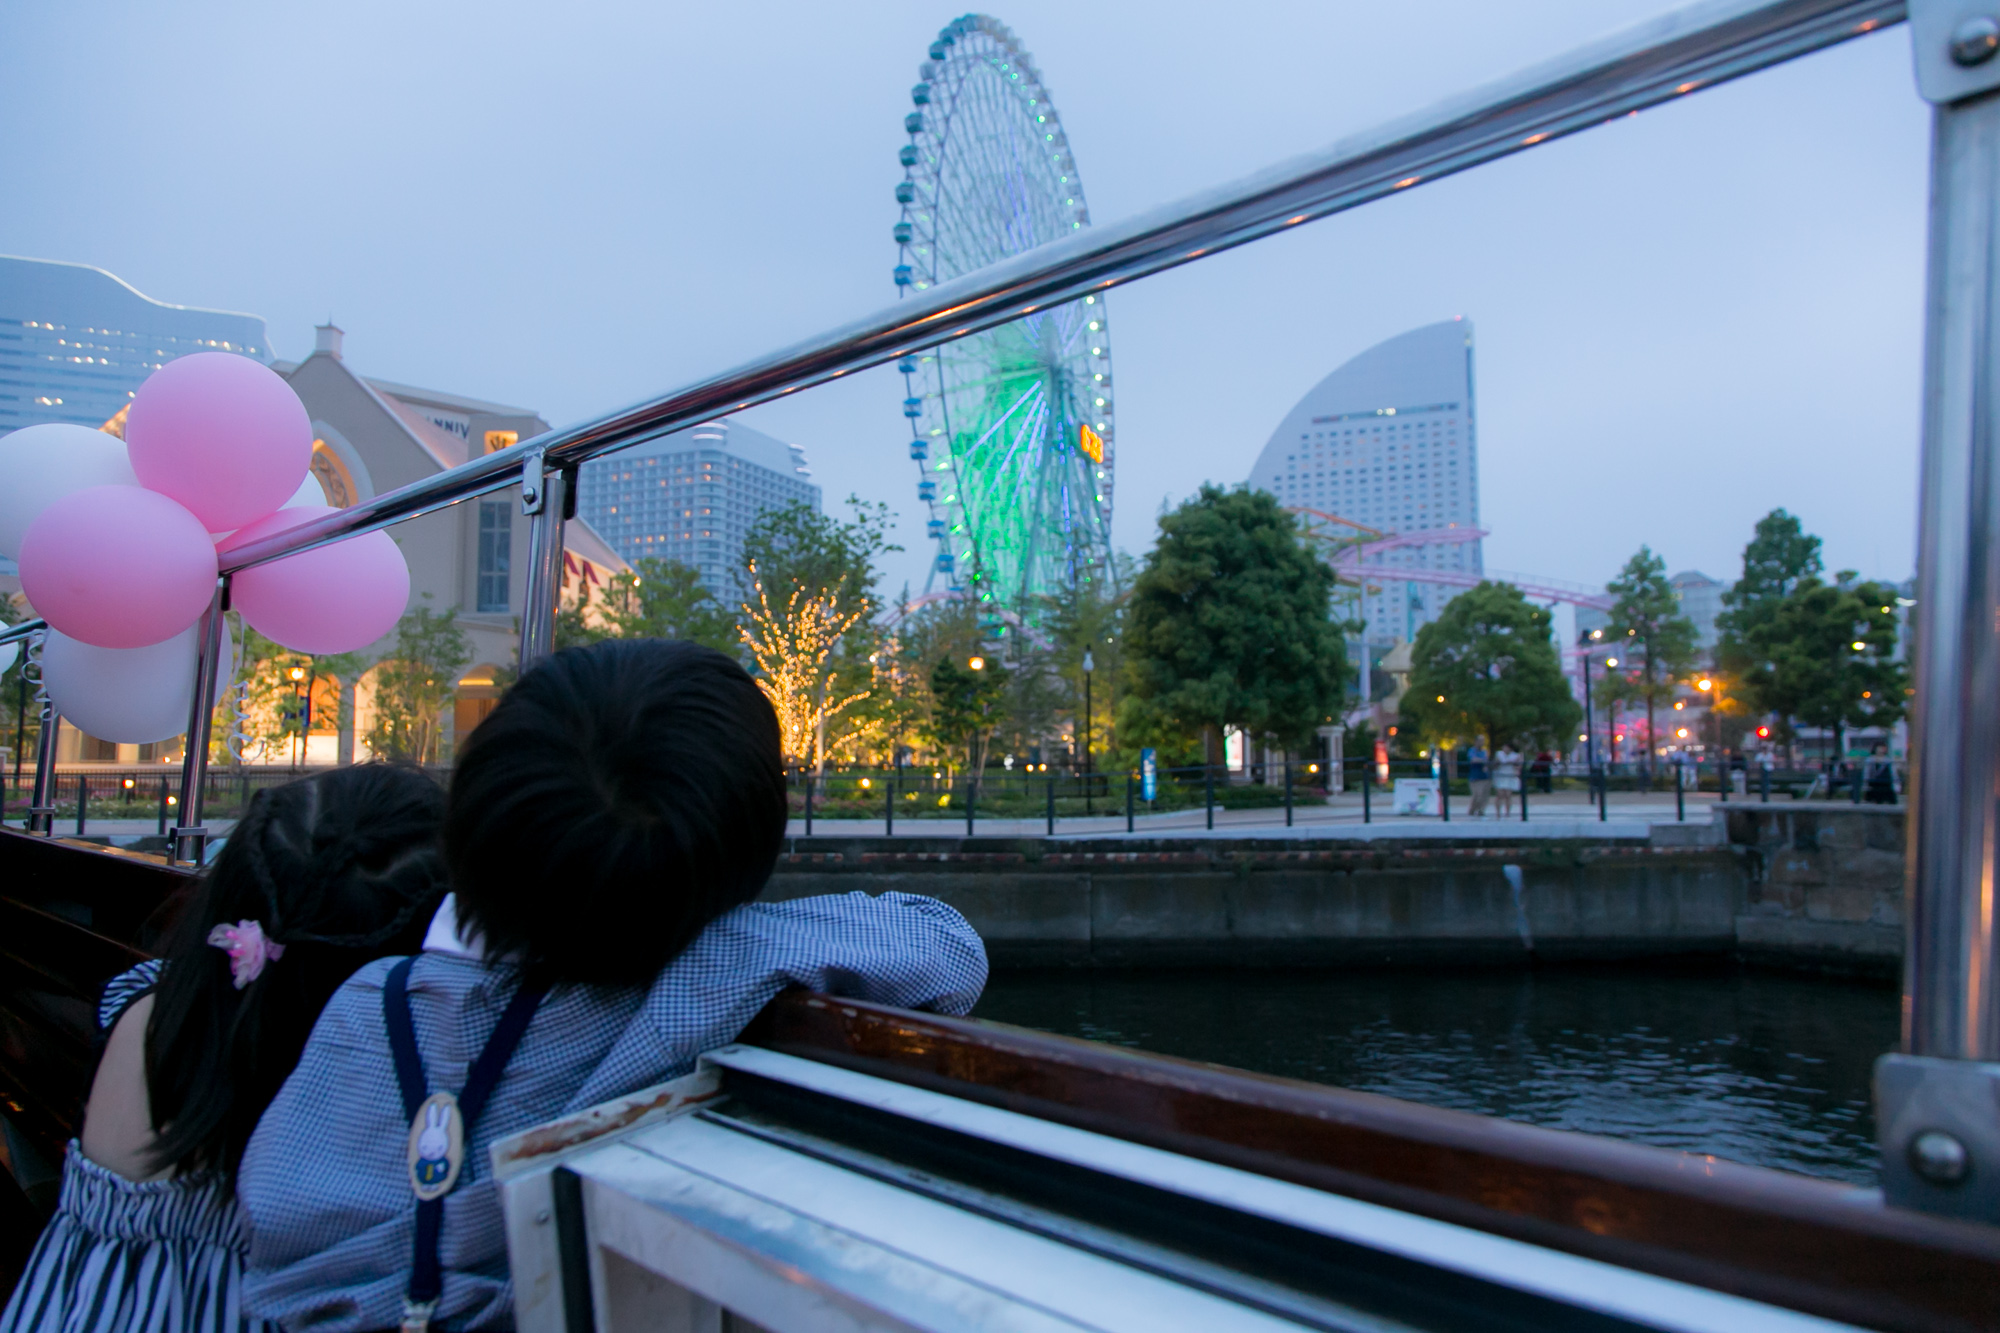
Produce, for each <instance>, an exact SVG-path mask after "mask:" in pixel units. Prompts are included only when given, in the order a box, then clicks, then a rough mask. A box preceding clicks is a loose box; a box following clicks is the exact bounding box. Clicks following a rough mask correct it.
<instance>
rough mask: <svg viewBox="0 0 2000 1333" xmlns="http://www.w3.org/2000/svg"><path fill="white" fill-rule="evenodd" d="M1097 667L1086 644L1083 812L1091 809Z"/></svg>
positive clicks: (1084, 658)
mask: <svg viewBox="0 0 2000 1333" xmlns="http://www.w3.org/2000/svg"><path fill="white" fill-rule="evenodd" d="M1096 669H1097V662H1096V660H1095V659H1093V658H1092V657H1091V655H1090V649H1089V647H1088V646H1086V647H1085V648H1084V650H1083V813H1084V814H1086V815H1087V814H1089V813H1090V812H1091V810H1090V673H1091V672H1093V671H1095V670H1096Z"/></svg>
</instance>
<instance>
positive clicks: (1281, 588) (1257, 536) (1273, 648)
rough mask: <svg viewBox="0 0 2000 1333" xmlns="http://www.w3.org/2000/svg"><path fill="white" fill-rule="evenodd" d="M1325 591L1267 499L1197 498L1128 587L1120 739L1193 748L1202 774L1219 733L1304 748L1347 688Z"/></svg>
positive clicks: (1249, 495)
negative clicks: (1194, 743) (1198, 745)
mask: <svg viewBox="0 0 2000 1333" xmlns="http://www.w3.org/2000/svg"><path fill="white" fill-rule="evenodd" d="M1333 583H1334V578H1333V571H1332V570H1330V569H1329V568H1328V567H1327V566H1326V565H1325V564H1323V563H1322V562H1321V561H1319V560H1318V559H1316V558H1315V557H1314V556H1313V554H1312V553H1311V552H1310V551H1308V550H1307V549H1306V547H1305V544H1304V542H1303V540H1302V539H1301V536H1300V534H1299V531H1298V526H1297V523H1296V521H1295V520H1294V519H1293V517H1292V515H1290V514H1288V513H1286V512H1285V511H1284V510H1283V509H1281V508H1279V507H1278V502H1277V500H1275V499H1274V498H1273V497H1272V496H1270V495H1269V494H1267V493H1265V492H1262V491H1250V490H1244V489H1236V490H1224V489H1222V488H1221V487H1217V486H1203V487H1202V489H1201V493H1200V494H1199V495H1196V496H1195V497H1194V498H1192V499H1190V500H1188V501H1187V502H1186V503H1184V504H1182V505H1181V506H1180V508H1179V509H1177V510H1175V511H1174V512H1173V513H1170V514H1166V515H1164V516H1162V517H1161V519H1160V536H1159V541H1158V542H1157V543H1156V544H1155V546H1154V548H1153V550H1152V551H1151V553H1150V554H1148V555H1147V557H1146V562H1145V566H1144V568H1143V569H1142V570H1141V571H1140V573H1139V576H1138V578H1137V579H1136V580H1135V581H1134V583H1133V587H1132V599H1131V604H1130V607H1129V609H1128V610H1127V612H1126V629H1125V654H1126V664H1125V665H1126V690H1127V693H1126V696H1125V698H1124V700H1123V701H1122V705H1121V708H1120V720H1119V729H1120V735H1121V736H1124V737H1126V739H1127V742H1128V743H1134V742H1136V741H1139V740H1141V739H1144V738H1147V737H1154V736H1157V737H1162V738H1169V737H1181V738H1188V739H1192V738H1195V737H1200V738H1201V739H1202V740H1203V741H1204V746H1203V749H1204V753H1205V757H1206V760H1207V762H1209V763H1214V762H1216V761H1217V759H1218V758H1219V757H1220V752H1221V737H1222V729H1223V728H1224V727H1226V726H1235V727H1241V728H1243V729H1244V730H1245V731H1248V732H1250V733H1252V734H1255V735H1274V736H1276V737H1277V738H1278V739H1279V740H1280V742H1281V743H1283V744H1285V745H1287V746H1301V745H1303V744H1305V743H1306V742H1307V741H1308V739H1309V738H1310V737H1311V736H1312V735H1313V732H1314V730H1315V729H1316V728H1317V727H1319V726H1320V725H1322V724H1323V723H1325V722H1326V721H1327V720H1329V719H1330V718H1331V717H1332V716H1333V714H1334V713H1335V711H1336V710H1337V709H1338V708H1339V706H1340V700H1341V694H1342V687H1343V685H1344V684H1345V682H1346V679H1347V658H1346V649H1345V645H1344V644H1343V642H1342V640H1341V635H1340V631H1339V629H1338V627H1337V626H1335V625H1334V624H1333V622H1332V621H1331V620H1329V619H1328V605H1329V599H1330V596H1331V594H1332V591H1333ZM1135 733H1136V734H1135Z"/></svg>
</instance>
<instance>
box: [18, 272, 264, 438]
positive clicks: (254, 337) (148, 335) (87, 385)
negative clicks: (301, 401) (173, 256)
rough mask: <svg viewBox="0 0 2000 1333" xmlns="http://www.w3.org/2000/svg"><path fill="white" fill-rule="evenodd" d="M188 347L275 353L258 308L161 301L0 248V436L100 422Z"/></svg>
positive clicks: (99, 276) (102, 277)
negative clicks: (49, 424)
mask: <svg viewBox="0 0 2000 1333" xmlns="http://www.w3.org/2000/svg"><path fill="white" fill-rule="evenodd" d="M190 352H236V353H239V354H241V355H243V356H248V357H254V358H255V359H256V360H259V361H262V362H264V363H265V364H266V365H268V364H270V361H271V344H270V341H269V339H268V338H267V337H266V336H265V333H264V321H263V320H261V319H259V318H258V317H257V316H255V315H238V314H232V313H230V312H228V311H225V310H197V309H195V308H194V307H192V306H181V305H167V304H166V303H164V302H161V301H155V300H154V299H152V298H151V297H150V296H145V295H142V294H141V293H140V292H138V291H136V290H134V289H133V288H132V287H130V286H129V285H127V284H126V283H124V282H122V281H120V280H119V279H117V278H115V277H113V276H112V275H111V274H109V273H106V272H105V271H104V270H103V269H101V268H91V267H90V266H89V265H87V264H63V263H58V262H56V261H54V260H49V259H22V258H18V257H15V256H12V255H0V435H5V434H6V433H8V432H9V431H13V430H18V429H19V428H20V427H22V426H32V425H35V424H36V423H38V422H43V421H66V422H70V423H72V424H74V425H78V426H91V427H96V426H101V425H103V424H104V423H105V422H107V421H109V420H110V419H111V418H112V417H114V416H116V415H118V413H119V412H120V411H121V410H123V408H124V407H125V405H126V404H127V403H129V402H131V401H132V394H133V392H134V391H135V390H137V389H138V387H139V384H140V382H141V381H143V380H144V379H145V378H146V376H148V375H150V374H152V373H153V372H154V371H155V370H157V369H159V368H160V367H161V366H162V365H164V364H165V363H167V362H169V361H171V360H173V359H174V358H175V357H177V356H186V355H187V354H188V353H190Z"/></svg>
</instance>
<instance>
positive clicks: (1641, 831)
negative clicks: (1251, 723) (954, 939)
mask: <svg viewBox="0 0 2000 1333" xmlns="http://www.w3.org/2000/svg"><path fill="white" fill-rule="evenodd" d="M1750 799H1751V800H1752V801H1753V802H1754V801H1755V799H1756V798H1755V797H1754V796H1752V797H1751V798H1750ZM1114 804H1115V803H1114ZM1372 804H1373V807H1374V808H1373V811H1372V815H1373V818H1372V819H1371V820H1368V821H1367V822H1364V816H1363V812H1362V808H1361V797H1360V796H1359V795H1351V796H1336V797H1334V798H1333V799H1332V800H1331V801H1330V802H1329V803H1328V804H1326V805H1300V806H1295V807H1293V810H1292V823H1291V826H1290V827H1286V824H1285V812H1284V810H1283V809H1282V808H1279V809H1272V810H1224V809H1222V808H1220V807H1217V808H1216V811H1215V827H1214V828H1213V829H1210V828H1209V827H1208V816H1207V813H1206V812H1205V811H1204V810H1202V809H1201V808H1199V807H1197V808H1195V809H1193V810H1176V811H1173V812H1171V813H1168V814H1157V815H1148V814H1143V813H1140V814H1137V815H1135V817H1134V818H1133V821H1132V832H1131V833H1130V834H1128V833H1126V831H1125V812H1124V809H1123V808H1122V806H1118V807H1117V808H1115V809H1114V810H1113V811H1112V812H1110V813H1107V814H1101V815H1096V816H1084V815H1077V816H1073V817H1072V816H1068V815H1065V816H1063V817H1061V818H1059V819H1057V820H1056V830H1055V831H1056V836H1057V837H1059V838H1114V839H1117V838H1126V837H1134V838H1159V837H1173V838H1246V837H1247V838H1328V837H1332V838H1355V839H1372V838H1489V839H1490V838H1507V839H1513V838H1531V839H1541V838H1646V837H1649V836H1651V833H1652V830H1653V828H1654V827H1655V826H1656V825H1662V824H1674V823H1679V822H1682V821H1681V820H1680V819H1679V818H1678V817H1677V811H1676V809H1675V805H1674V796H1673V793H1672V792H1654V793H1650V794H1648V793H1642V792H1614V793H1612V796H1611V801H1610V807H1609V810H1608V811H1607V814H1608V818H1605V819H1602V820H1600V819H1599V818H1598V811H1597V807H1596V805H1595V804H1593V803H1592V802H1590V801H1589V800H1588V799H1586V797H1585V795H1584V794H1583V793H1582V792H1557V793H1554V794H1552V795H1546V796H1544V795H1540V794H1533V795H1531V796H1530V797H1529V800H1528V818H1527V820H1526V821H1525V822H1524V821H1523V820H1522V819H1521V812H1520V807H1519V805H1518V802H1517V804H1516V806H1515V810H1514V813H1513V815H1512V816H1511V817H1510V818H1508V819H1504V820H1503V819H1499V818H1497V817H1495V816H1493V815H1491V814H1488V815H1486V816H1484V817H1481V818H1479V819H1474V818H1471V817H1470V816H1469V815H1467V814H1466V812H1465V802H1464V800H1463V798H1458V799H1455V800H1454V801H1453V802H1452V805H1453V809H1452V814H1451V818H1450V819H1449V820H1448V821H1447V820H1444V819H1440V818H1438V817H1437V816H1436V815H1429V816H1414V815H1394V814H1391V813H1389V802H1388V800H1387V799H1386V798H1378V799H1376V800H1375V801H1373V803H1372ZM1716 804H1717V802H1716V798H1715V796H1714V795H1713V794H1712V793H1704V794H1700V795H1697V794H1694V793H1690V794H1689V795H1688V796H1687V799H1686V820H1685V822H1686V823H1687V824H1689V825H1695V826H1704V825H1708V824H1710V823H1712V822H1713V819H1714V810H1715V808H1716ZM885 831H886V830H885V829H884V825H883V821H882V820H880V819H821V818H818V817H815V818H814V819H813V822H812V832H813V834H814V835H815V836H823V837H878V838H879V837H882V836H883V835H884V833H885ZM1047 831H1048V824H1047V820H1046V817H1043V818H1033V819H984V818H978V819H975V821H974V824H973V833H974V835H975V836H980V837H991V838H1006V837H1020V838H1032V837H1039V836H1045V835H1046V834H1047ZM787 832H788V833H790V834H791V836H793V837H803V836H805V833H806V825H805V820H804V819H802V818H797V817H794V818H793V820H792V821H791V825H790V827H789V828H788V829H787ZM965 833H966V828H965V820H964V819H963V818H962V817H961V818H958V819H955V820H954V819H936V818H921V819H898V820H897V821H896V827H895V831H894V836H896V837H898V838H951V837H963V836H965Z"/></svg>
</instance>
